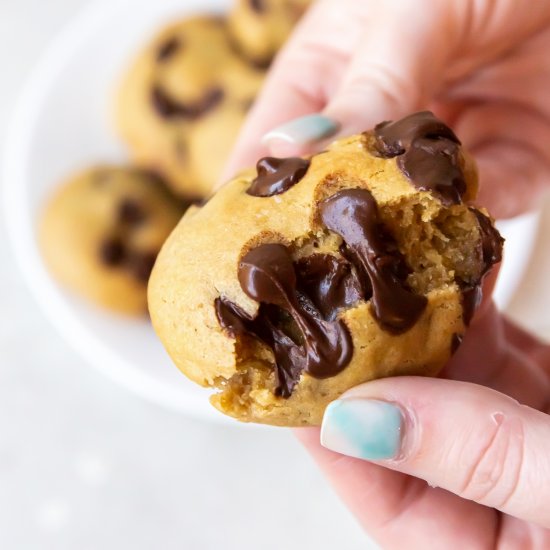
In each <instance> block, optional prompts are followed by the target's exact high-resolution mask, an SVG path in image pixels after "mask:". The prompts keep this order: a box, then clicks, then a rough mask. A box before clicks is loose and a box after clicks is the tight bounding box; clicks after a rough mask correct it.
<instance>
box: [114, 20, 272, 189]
mask: <svg viewBox="0 0 550 550" xmlns="http://www.w3.org/2000/svg"><path fill="white" fill-rule="evenodd" d="M263 78H264V71H262V70H260V69H258V68H255V67H253V66H252V65H251V64H250V63H249V62H247V61H246V60H244V59H243V58H242V57H241V56H240V55H239V54H238V53H237V52H236V51H235V49H234V47H233V44H232V40H231V39H230V37H229V35H228V32H227V27H226V24H225V20H223V19H221V18H217V17H194V18H190V19H186V20H183V21H180V22H179V23H176V24H174V25H171V26H170V27H168V28H166V29H164V30H162V31H161V32H160V33H159V34H158V35H157V36H156V37H155V38H154V39H153V41H152V42H151V44H149V46H148V47H147V48H146V49H145V50H144V51H143V52H142V53H141V55H139V57H138V58H137V59H136V60H135V62H134V64H133V65H132V66H131V68H130V70H129V72H128V74H127V75H126V77H125V78H124V80H123V82H122V86H121V88H120V93H119V97H118V104H117V121H118V127H119V129H120V132H121V134H122V137H123V138H124V139H125V141H126V142H127V143H128V145H129V147H130V152H131V154H132V155H133V159H134V161H135V162H136V163H137V164H138V165H141V166H144V167H146V168H150V169H153V170H155V171H157V172H159V173H161V174H162V175H163V176H164V177H165V179H166V181H167V183H168V184H169V185H171V187H172V188H173V190H174V191H175V192H176V193H178V194H180V195H181V196H183V197H187V198H201V197H205V196H208V195H209V194H210V191H211V189H212V187H213V185H214V184H215V183H216V180H217V178H218V177H219V174H220V171H221V169H222V167H223V164H224V163H225V161H226V160H227V157H228V155H229V152H230V150H231V147H232V146H233V143H234V140H235V138H236V135H237V133H238V131H239V129H240V126H241V123H242V122H243V120H244V117H245V115H246V112H247V111H248V109H249V107H250V105H251V104H252V103H253V101H254V98H255V97H256V94H257V92H258V90H259V88H260V86H261V84H262V81H263Z"/></svg>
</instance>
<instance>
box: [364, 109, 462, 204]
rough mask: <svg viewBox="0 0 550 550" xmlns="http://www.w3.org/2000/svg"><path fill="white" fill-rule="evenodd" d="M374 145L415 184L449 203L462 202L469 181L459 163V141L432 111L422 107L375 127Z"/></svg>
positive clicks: (444, 202)
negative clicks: (394, 158)
mask: <svg viewBox="0 0 550 550" xmlns="http://www.w3.org/2000/svg"><path fill="white" fill-rule="evenodd" d="M374 137H375V147H376V151H377V152H378V154H379V155H380V156H382V157H384V158H392V157H398V159H397V165H398V166H399V168H400V170H401V171H402V172H403V173H404V174H405V176H407V178H409V179H410V180H411V182H412V184H413V185H414V186H415V187H416V188H418V189H420V190H422V191H429V192H431V193H433V194H434V195H435V196H437V197H438V198H439V200H440V201H441V202H442V203H443V204H444V205H446V206H449V205H452V204H460V203H461V202H462V197H463V195H464V193H465V192H466V181H465V179H464V173H463V170H462V167H461V165H460V141H459V140H458V138H457V137H456V135H455V134H454V132H453V131H452V130H451V129H450V128H449V127H448V126H447V125H445V124H444V123H443V122H442V121H441V120H439V119H437V118H436V117H435V116H434V115H433V113H431V112H430V111H422V112H420V113H415V114H412V115H410V116H407V117H405V118H403V119H401V120H398V121H396V122H382V123H380V124H378V125H377V126H376V127H375V128H374Z"/></svg>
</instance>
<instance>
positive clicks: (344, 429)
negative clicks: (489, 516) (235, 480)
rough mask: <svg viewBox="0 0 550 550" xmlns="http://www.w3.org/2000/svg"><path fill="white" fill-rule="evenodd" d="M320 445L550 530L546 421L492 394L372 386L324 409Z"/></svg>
mask: <svg viewBox="0 0 550 550" xmlns="http://www.w3.org/2000/svg"><path fill="white" fill-rule="evenodd" d="M321 443H322V445H323V446H325V447H327V448H329V449H331V450H333V451H336V452H339V453H341V454H345V455H349V456H354V457H357V458H363V459H366V460H374V461H376V462H377V463H379V464H381V465H383V466H386V467H388V468H391V469H392V470H396V471H399V472H403V473H406V474H409V475H412V476H415V477H418V478H421V479H424V480H426V481H427V482H428V483H429V484H430V485H432V486H434V487H435V486H437V487H441V488H443V489H447V490H448V491H451V492H453V493H455V494H457V495H458V496H460V497H462V498H465V499H468V500H473V501H476V502H478V503H480V504H483V505H485V506H490V507H493V508H497V509H499V510H500V511H502V512H505V513H507V514H511V515H513V516H516V517H519V518H521V519H524V520H527V521H531V522H535V523H538V524H539V525H542V526H544V527H550V509H549V508H548V505H547V504H548V487H549V486H550V458H549V457H550V416H548V415H546V414H544V413H542V412H540V411H537V410H535V409H531V408H529V407H526V406H524V405H520V404H519V403H518V402H517V401H515V400H513V399H511V398H510V397H507V396H505V395H504V394H501V393H498V392H496V391H494V390H491V389H489V388H486V387H483V386H478V385H475V384H471V383H467V382H457V381H452V380H442V379H425V378H416V377H399V378H393V379H383V380H376V381H374V382H370V383H368V384H364V385H362V386H359V387H357V388H354V389H353V390H352V391H351V392H348V393H347V394H345V395H344V397H343V398H341V399H339V400H338V401H335V402H333V403H332V404H331V405H329V407H328V408H327V411H326V413H325V418H324V420H323V426H322V430H321Z"/></svg>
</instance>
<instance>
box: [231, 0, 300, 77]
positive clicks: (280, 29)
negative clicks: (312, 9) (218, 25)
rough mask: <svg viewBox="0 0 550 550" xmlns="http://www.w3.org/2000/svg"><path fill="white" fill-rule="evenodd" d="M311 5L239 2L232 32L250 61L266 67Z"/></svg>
mask: <svg viewBox="0 0 550 550" xmlns="http://www.w3.org/2000/svg"><path fill="white" fill-rule="evenodd" d="M310 4H311V0H236V2H235V5H234V6H233V9H232V10H231V11H230V12H229V29H230V31H231V34H232V36H233V38H234V40H235V43H236V45H237V47H238V48H239V49H240V50H241V51H242V52H243V54H244V55H245V56H246V57H247V58H248V59H250V60H251V61H252V62H254V63H255V64H257V65H259V66H267V65H269V63H270V61H271V60H272V59H273V56H274V55H275V54H276V53H277V51H278V50H279V48H280V47H281V46H282V45H283V43H284V42H285V40H286V39H287V38H288V37H289V35H290V33H291V32H292V29H293V27H294V25H295V24H296V22H297V21H298V19H300V17H301V16H302V15H303V13H304V12H305V11H306V9H307V7H308V6H309V5H310Z"/></svg>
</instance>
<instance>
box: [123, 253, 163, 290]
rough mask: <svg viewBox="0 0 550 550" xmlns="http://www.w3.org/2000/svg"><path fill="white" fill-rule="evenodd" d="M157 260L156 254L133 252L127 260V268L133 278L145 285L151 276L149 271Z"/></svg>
mask: <svg viewBox="0 0 550 550" xmlns="http://www.w3.org/2000/svg"><path fill="white" fill-rule="evenodd" d="M156 259H157V253H156V252H137V253H136V252H134V253H133V254H132V255H130V257H129V258H128V260H127V266H128V269H129V270H130V272H131V273H132V274H133V275H134V277H135V278H136V279H137V280H138V281H140V282H142V283H147V281H149V277H150V276H151V271H152V270H153V266H154V265H155V261H156Z"/></svg>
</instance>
